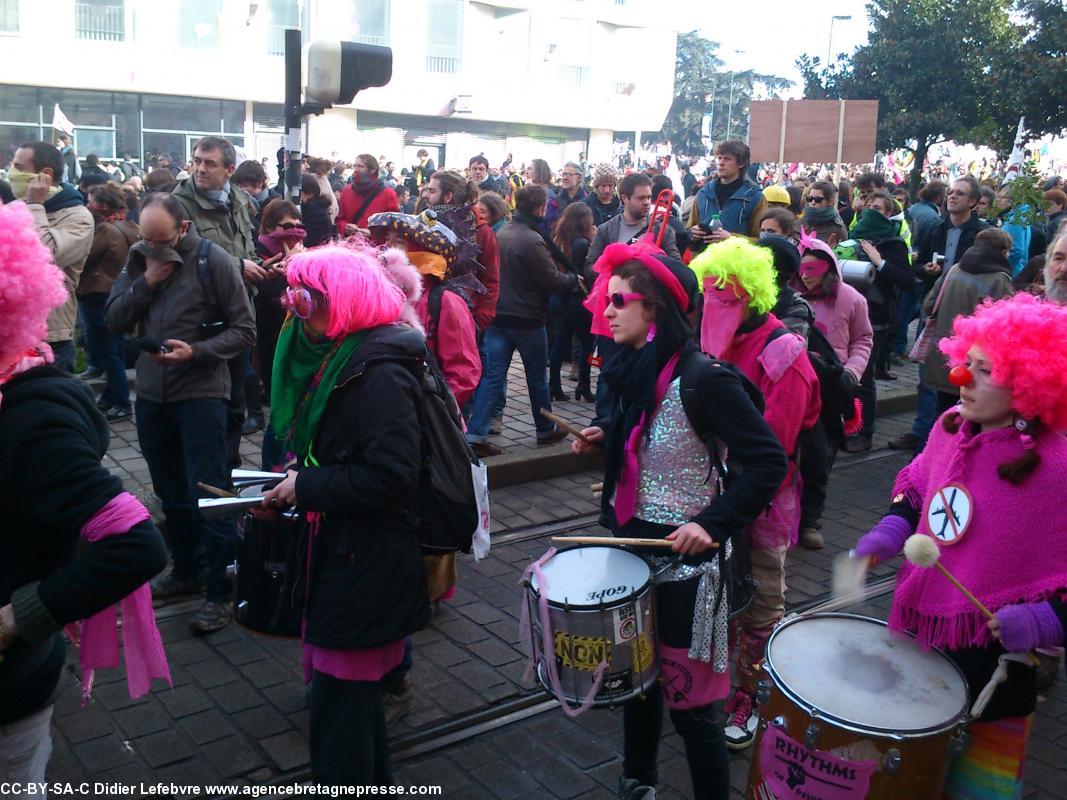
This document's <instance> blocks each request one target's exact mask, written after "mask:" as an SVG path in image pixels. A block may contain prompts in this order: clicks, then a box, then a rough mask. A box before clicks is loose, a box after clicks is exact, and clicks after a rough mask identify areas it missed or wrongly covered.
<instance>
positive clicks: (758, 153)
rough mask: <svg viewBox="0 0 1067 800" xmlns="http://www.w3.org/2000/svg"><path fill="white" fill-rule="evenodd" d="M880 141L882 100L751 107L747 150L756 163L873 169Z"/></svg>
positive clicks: (771, 103)
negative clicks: (814, 163)
mask: <svg viewBox="0 0 1067 800" xmlns="http://www.w3.org/2000/svg"><path fill="white" fill-rule="evenodd" d="M877 135H878V101H877V100H757V101H753V102H752V103H751V116H750V118H749V126H748V146H749V147H750V148H751V149H752V160H753V161H780V162H790V161H803V162H806V163H811V162H820V161H821V162H829V163H835V162H836V163H844V164H869V163H871V162H872V161H874V151H875V139H876V138H877Z"/></svg>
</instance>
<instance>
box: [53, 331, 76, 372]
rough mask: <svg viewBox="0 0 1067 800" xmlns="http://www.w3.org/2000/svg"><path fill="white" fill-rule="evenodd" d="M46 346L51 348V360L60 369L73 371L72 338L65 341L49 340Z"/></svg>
mask: <svg viewBox="0 0 1067 800" xmlns="http://www.w3.org/2000/svg"><path fill="white" fill-rule="evenodd" d="M48 346H49V347H51V348H52V355H53V356H55V359H56V360H55V361H54V362H53V363H54V364H55V365H56V366H57V367H59V368H60V369H64V370H66V371H67V372H74V340H72V339H67V340H66V341H65V342H49V343H48Z"/></svg>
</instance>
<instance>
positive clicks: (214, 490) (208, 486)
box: [196, 481, 237, 497]
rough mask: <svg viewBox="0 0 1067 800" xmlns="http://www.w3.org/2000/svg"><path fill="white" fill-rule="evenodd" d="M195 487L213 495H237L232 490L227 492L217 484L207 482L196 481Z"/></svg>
mask: <svg viewBox="0 0 1067 800" xmlns="http://www.w3.org/2000/svg"><path fill="white" fill-rule="evenodd" d="M196 485H197V487H199V488H200V489H203V490H204V491H205V492H207V493H208V494H213V495H215V497H237V495H235V494H234V493H233V492H227V491H226V490H225V489H220V488H219V487H217V486H212V485H211V484H209V483H203V482H201V481H197V482H196Z"/></svg>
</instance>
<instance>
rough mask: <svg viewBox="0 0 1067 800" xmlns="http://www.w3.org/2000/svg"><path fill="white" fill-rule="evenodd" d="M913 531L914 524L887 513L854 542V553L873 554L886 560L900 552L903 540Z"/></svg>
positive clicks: (860, 554)
mask: <svg viewBox="0 0 1067 800" xmlns="http://www.w3.org/2000/svg"><path fill="white" fill-rule="evenodd" d="M913 533H915V526H914V525H912V524H911V523H910V522H909V521H908V520H906V519H904V517H901V516H898V515H897V514H887V515H886V516H884V517H882V519H881V520H879V522H878V524H877V525H875V526H874V527H873V528H871V530H870V531H869V532H868V533H866V534H864V535H863V536H861V537H860V540H859V541H858V542H857V543H856V555H858V556H874V557H875V558H877V559H878V560H879V561H888V560H889V559H891V558H893V557H895V556H897V555H899V554H900V551H901V549H902V548H903V547H904V540H905V539H907V538H908V537H909V536H911V535H912V534H913Z"/></svg>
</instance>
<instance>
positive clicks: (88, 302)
mask: <svg viewBox="0 0 1067 800" xmlns="http://www.w3.org/2000/svg"><path fill="white" fill-rule="evenodd" d="M89 211H90V212H91V213H92V215H93V219H95V220H96V230H95V232H94V234H93V246H92V249H90V250H89V258H88V259H86V261H85V269H84V270H82V275H81V281H80V282H79V283H78V308H79V309H80V310H81V314H82V319H83V320H84V323H85V338H86V350H88V351H89V361H90V362H91V363H93V364H96V365H97V366H98V368H99V372H98V373H96V374H103V375H104V376H105V377H106V378H107V383H106V385H105V386H104V391H103V392H102V393H101V395H100V400H99V402H98V403H97V406H98V407H99V408H100V410H101V411H103V412H104V416H106V417H107V419H108V420H109V421H112V422H113V421H115V420H120V419H125V418H126V417H128V416H130V414H131V413H132V409H131V408H130V387H129V384H128V383H127V382H126V350H125V345H124V342H125V339H124V338H123V337H122V336H116V335H115V334H113V333H112V332H111V331H109V330H108V329H107V321H106V320H105V319H104V306H106V305H107V296H108V294H110V292H111V286H112V285H113V284H114V283H115V279H116V278H117V277H118V276H119V273H120V272H121V271H122V267H123V265H124V264H125V263H126V253H127V252H128V251H129V249H130V246H131V245H133V244H134V243H135V242H136V241H137V240H138V239H139V238H140V236H141V234H140V232H139V231H138V230H137V226H136V225H135V224H133V223H132V222H130V221H129V220H127V219H126V202H125V200H124V199H123V197H122V194H121V193H120V192H119V190H118V189H116V188H115V187H113V186H111V185H110V184H105V185H103V186H94V187H93V188H92V189H90V190H89ZM87 373H88V374H87ZM82 377H94V375H93V374H92V370H87V371H86V372H84V373H82Z"/></svg>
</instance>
